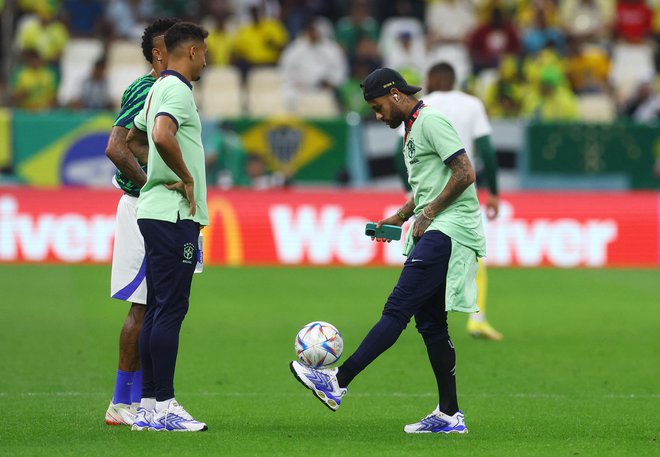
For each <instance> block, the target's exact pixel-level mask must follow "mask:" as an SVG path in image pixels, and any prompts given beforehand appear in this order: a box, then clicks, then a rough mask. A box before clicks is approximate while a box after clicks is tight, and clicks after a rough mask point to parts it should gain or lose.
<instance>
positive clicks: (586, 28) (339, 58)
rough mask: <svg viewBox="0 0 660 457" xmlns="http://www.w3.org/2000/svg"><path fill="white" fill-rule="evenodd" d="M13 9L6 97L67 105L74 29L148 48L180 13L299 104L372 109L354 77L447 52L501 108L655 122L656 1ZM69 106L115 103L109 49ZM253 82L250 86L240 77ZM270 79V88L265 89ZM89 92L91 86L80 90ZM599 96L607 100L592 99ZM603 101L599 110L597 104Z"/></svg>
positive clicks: (197, 3)
mask: <svg viewBox="0 0 660 457" xmlns="http://www.w3.org/2000/svg"><path fill="white" fill-rule="evenodd" d="M18 5H19V8H18V10H17V11H15V12H14V13H15V14H14V16H15V17H14V19H13V24H14V25H15V27H14V30H15V33H14V37H13V43H12V45H11V46H6V45H5V46H3V51H4V53H6V54H8V55H6V56H3V60H5V58H11V61H12V63H13V64H12V65H11V71H10V73H11V74H10V75H8V77H7V78H6V79H8V81H5V84H6V87H5V92H6V95H7V96H6V97H4V99H5V100H6V101H7V102H8V104H9V106H13V107H17V108H23V109H28V110H35V111H40V110H47V109H51V108H55V107H57V106H58V105H59V106H61V105H62V103H61V101H58V96H57V94H58V86H59V83H60V75H61V57H62V54H63V52H64V51H65V49H66V47H67V46H68V44H69V43H71V41H72V40H74V39H78V38H92V39H97V40H99V41H101V42H102V43H103V45H104V49H106V50H108V49H109V48H110V47H112V46H113V43H115V42H117V41H118V40H132V41H134V42H135V46H136V47H137V46H138V42H139V41H138V40H139V35H140V33H141V30H142V29H143V28H144V25H145V24H146V23H147V22H149V21H150V20H152V19H153V18H154V17H156V16H178V17H181V18H184V19H186V20H191V21H195V22H198V23H200V24H202V25H204V26H205V27H206V28H207V29H208V30H209V31H210V36H209V39H208V44H209V55H208V61H209V64H210V65H211V66H213V67H226V66H231V67H234V68H236V69H238V70H239V71H240V75H241V78H242V81H243V82H245V81H246V79H247V78H248V77H249V74H250V72H251V71H252V70H253V69H255V68H257V67H272V68H276V69H278V71H279V74H280V78H281V81H282V86H283V87H281V90H282V92H283V94H284V100H285V103H286V104H287V106H288V107H290V108H293V109H294V110H295V106H296V104H297V103H302V102H301V100H300V98H301V97H303V96H304V94H305V93H315V92H319V91H325V92H329V93H331V94H332V95H333V100H335V101H336V103H337V106H338V108H339V109H341V110H343V111H357V112H360V113H363V114H368V107H367V106H366V104H365V103H364V102H363V100H362V94H361V91H360V88H359V85H358V84H357V83H358V82H359V81H360V80H361V79H362V78H363V77H364V76H365V75H366V74H368V73H369V72H370V71H371V70H373V69H374V68H377V67H379V66H383V65H384V66H389V67H392V68H395V69H397V70H399V71H400V72H401V73H402V74H403V75H404V76H405V77H406V78H407V79H408V80H409V81H411V82H412V83H420V84H422V83H423V75H424V74H425V71H426V70H427V69H428V68H429V66H431V65H432V64H434V63H437V62H438V61H448V62H450V63H451V64H452V65H453V66H454V68H455V69H456V71H457V74H458V80H459V81H460V84H461V88H462V89H463V90H465V91H467V92H471V93H474V94H476V95H478V96H479V97H480V98H482V100H483V101H484V103H485V105H486V107H487V110H488V112H489V115H490V116H492V117H526V118H536V119H541V120H557V119H562V120H563V119H568V120H570V119H576V118H579V117H580V111H579V110H578V104H579V102H580V100H581V99H582V100H587V99H588V100H594V99H596V100H600V101H603V100H604V101H606V102H610V103H611V106H613V107H615V109H616V113H617V114H618V115H620V116H623V117H628V118H631V119H634V120H637V121H653V120H655V119H656V118H657V117H658V113H659V112H660V99H659V98H658V95H657V93H656V86H657V66H658V62H660V58H659V57H658V56H660V52H658V49H660V46H659V43H660V2H658V1H657V0H649V1H646V0H562V1H559V0H533V1H531V0H427V1H423V0H409V1H405V0H398V1H391V0H354V1H351V2H348V1H345V0H186V1H183V0H179V1H172V0H106V1H103V0H22V1H19V2H18ZM92 68H93V70H92V71H91V72H90V74H89V76H88V77H87V79H86V80H85V82H84V84H83V85H81V86H80V93H79V94H78V96H77V97H74V98H73V99H72V100H70V101H68V102H67V104H66V106H67V107H73V108H88V109H102V108H109V107H110V106H112V104H113V103H115V105H116V101H115V100H112V99H111V96H110V94H109V93H108V81H107V79H108V77H109V76H108V74H107V71H106V70H107V62H106V58H105V56H102V57H100V58H98V59H97V60H96V61H95V62H94V64H93V67H92ZM243 87H245V85H244V86H243ZM269 89H270V90H273V88H272V87H271V88H269ZM83 93H84V94H85V95H84V96H82V94H83ZM594 106H595V107H596V106H598V105H594ZM594 109H597V108H594Z"/></svg>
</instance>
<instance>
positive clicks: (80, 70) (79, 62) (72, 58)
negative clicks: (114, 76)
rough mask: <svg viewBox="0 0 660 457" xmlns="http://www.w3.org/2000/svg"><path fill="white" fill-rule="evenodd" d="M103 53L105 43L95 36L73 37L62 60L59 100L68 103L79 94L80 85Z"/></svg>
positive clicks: (65, 49)
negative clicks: (94, 37)
mask: <svg viewBox="0 0 660 457" xmlns="http://www.w3.org/2000/svg"><path fill="white" fill-rule="evenodd" d="M102 55H103V44H102V43H101V41H100V40H97V39H93V38H73V39H71V40H70V41H69V42H68V43H67V46H66V48H64V52H63V53H62V59H61V60H60V68H61V75H62V76H61V80H60V87H59V90H58V94H57V100H58V102H59V103H60V104H61V105H67V104H69V103H71V102H72V101H74V100H76V99H77V98H78V96H79V91H80V86H81V84H82V83H83V81H84V80H85V79H86V78H87V77H88V76H89V74H90V72H91V70H92V67H93V66H94V62H95V61H96V60H97V59H98V58H99V57H101V56H102Z"/></svg>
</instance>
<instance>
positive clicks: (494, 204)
mask: <svg viewBox="0 0 660 457" xmlns="http://www.w3.org/2000/svg"><path fill="white" fill-rule="evenodd" d="M499 212H500V199H499V197H498V196H497V195H490V196H489V197H488V200H487V201H486V217H487V218H488V220H489V221H492V220H493V219H495V218H496V217H497V215H498V214H499Z"/></svg>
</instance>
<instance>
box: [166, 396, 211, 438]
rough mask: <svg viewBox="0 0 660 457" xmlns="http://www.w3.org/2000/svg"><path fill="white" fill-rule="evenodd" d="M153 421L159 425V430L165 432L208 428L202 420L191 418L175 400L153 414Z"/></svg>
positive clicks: (199, 430)
mask: <svg viewBox="0 0 660 457" xmlns="http://www.w3.org/2000/svg"><path fill="white" fill-rule="evenodd" d="M154 422H155V423H156V424H157V425H159V426H160V429H159V430H162V431H166V432H204V431H206V430H208V427H207V426H206V424H205V423H204V422H200V421H197V420H195V419H193V417H192V416H191V415H190V414H188V411H186V410H185V409H183V406H181V405H180V404H179V403H178V402H177V401H176V400H172V401H170V404H169V405H168V407H167V409H165V410H163V411H161V412H157V413H156V414H154Z"/></svg>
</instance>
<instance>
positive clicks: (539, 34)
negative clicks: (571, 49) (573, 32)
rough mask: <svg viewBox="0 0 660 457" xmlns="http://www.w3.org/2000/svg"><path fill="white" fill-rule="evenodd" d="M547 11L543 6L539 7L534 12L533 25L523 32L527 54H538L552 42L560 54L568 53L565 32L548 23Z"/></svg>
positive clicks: (523, 42) (523, 41) (524, 48)
mask: <svg viewBox="0 0 660 457" xmlns="http://www.w3.org/2000/svg"><path fill="white" fill-rule="evenodd" d="M546 14H547V13H546V12H545V10H544V9H543V8H537V9H536V10H535V14H534V22H533V24H532V26H531V27H529V28H527V29H526V30H525V32H524V33H523V37H522V44H523V51H524V52H525V54H531V55H536V54H537V53H538V52H539V51H541V50H542V49H544V48H546V47H547V46H548V45H550V44H552V45H553V46H554V48H555V50H556V51H557V52H558V53H559V54H560V55H564V54H565V53H566V37H565V36H564V32H562V30H561V29H559V28H557V27H552V26H550V25H548V20H547V17H546Z"/></svg>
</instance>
